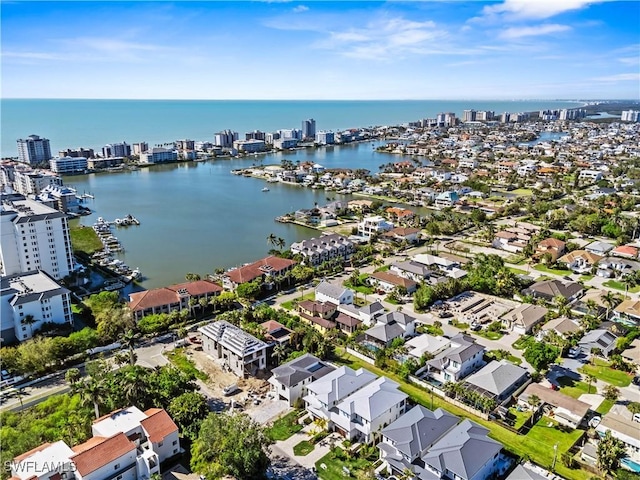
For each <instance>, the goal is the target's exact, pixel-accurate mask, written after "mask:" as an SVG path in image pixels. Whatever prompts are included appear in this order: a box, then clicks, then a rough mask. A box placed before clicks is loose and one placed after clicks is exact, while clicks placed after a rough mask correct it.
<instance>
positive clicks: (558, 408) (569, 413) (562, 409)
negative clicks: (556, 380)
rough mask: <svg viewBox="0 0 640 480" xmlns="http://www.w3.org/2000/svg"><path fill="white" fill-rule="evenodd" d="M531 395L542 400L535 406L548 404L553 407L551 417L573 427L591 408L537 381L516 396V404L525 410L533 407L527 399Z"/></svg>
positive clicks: (541, 406) (576, 426)
mask: <svg viewBox="0 0 640 480" xmlns="http://www.w3.org/2000/svg"><path fill="white" fill-rule="evenodd" d="M532 396H536V397H538V399H539V400H540V401H541V402H542V403H541V404H539V405H538V406H537V407H535V408H543V407H544V405H545V404H546V405H549V406H550V407H552V409H553V419H554V420H555V421H557V422H558V423H561V424H563V425H566V426H568V427H571V428H573V429H576V428H578V427H579V426H580V425H581V424H582V422H583V421H584V419H585V417H586V415H587V413H588V412H589V409H590V408H591V406H590V405H589V404H588V403H585V402H582V401H580V400H578V399H576V398H572V397H570V396H569V395H565V394H564V393H561V392H559V391H557V390H553V389H551V388H547V387H543V386H542V385H540V384H539V383H531V384H529V385H528V386H527V388H525V389H524V392H522V393H521V394H520V395H519V396H518V405H519V406H520V407H521V408H524V409H527V410H531V409H533V408H534V407H533V406H532V405H531V404H529V399H530V398H531V397H532Z"/></svg>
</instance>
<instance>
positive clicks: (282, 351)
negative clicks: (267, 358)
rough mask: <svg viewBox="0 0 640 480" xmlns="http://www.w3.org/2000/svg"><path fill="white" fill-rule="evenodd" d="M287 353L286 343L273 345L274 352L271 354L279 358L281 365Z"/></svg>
mask: <svg viewBox="0 0 640 480" xmlns="http://www.w3.org/2000/svg"><path fill="white" fill-rule="evenodd" d="M286 354H287V346H286V345H285V344H284V343H279V344H277V345H276V346H275V347H273V353H272V354H271V355H272V356H273V357H276V358H277V359H278V365H280V362H281V361H282V357H284V356H285V355H286Z"/></svg>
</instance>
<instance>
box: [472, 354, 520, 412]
mask: <svg viewBox="0 0 640 480" xmlns="http://www.w3.org/2000/svg"><path fill="white" fill-rule="evenodd" d="M530 380H531V375H529V372H528V371H527V369H526V368H522V367H519V366H518V365H514V364H513V363H511V362H509V361H507V360H500V361H498V360H493V361H491V362H489V363H488V364H487V365H485V366H484V367H482V368H481V369H480V370H478V371H477V372H475V373H472V374H471V375H469V376H468V377H467V378H465V380H464V383H463V386H464V388H465V389H466V390H468V391H474V392H476V393H479V394H481V395H484V396H485V397H487V398H491V399H493V400H495V401H496V403H497V404H501V403H502V402H503V401H505V400H506V399H507V398H509V396H510V395H512V394H513V393H514V392H515V391H516V390H518V389H519V388H520V387H522V385H524V384H525V383H526V382H528V381H530Z"/></svg>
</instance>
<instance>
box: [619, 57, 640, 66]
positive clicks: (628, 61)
mask: <svg viewBox="0 0 640 480" xmlns="http://www.w3.org/2000/svg"><path fill="white" fill-rule="evenodd" d="M618 61H619V62H620V63H622V64H624V65H638V64H640V57H622V58H619V59H618Z"/></svg>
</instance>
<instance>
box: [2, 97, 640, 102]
mask: <svg viewBox="0 0 640 480" xmlns="http://www.w3.org/2000/svg"><path fill="white" fill-rule="evenodd" d="M4 100H101V101H109V100H126V101H151V102H154V101H194V102H199V101H215V102H425V101H427V102H442V101H444V102H449V101H454V102H465V101H470V102H489V101H499V102H523V101H546V102H549V101H550V102H602V101H617V102H624V101H626V102H640V98H638V99H633V98H604V97H601V98H597V97H596V98H575V97H574V98H557V97H556V98H509V99H506V98H352V99H348V98H325V99H317V98H126V97H122V98H98V97H1V98H0V101H4Z"/></svg>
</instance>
